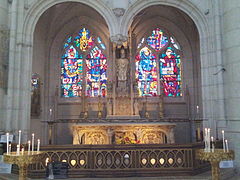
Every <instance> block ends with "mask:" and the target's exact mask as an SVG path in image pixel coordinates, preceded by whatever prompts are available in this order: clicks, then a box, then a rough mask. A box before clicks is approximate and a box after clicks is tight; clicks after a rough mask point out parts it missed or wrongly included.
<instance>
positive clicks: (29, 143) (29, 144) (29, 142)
mask: <svg viewBox="0 0 240 180" xmlns="http://www.w3.org/2000/svg"><path fill="white" fill-rule="evenodd" d="M30 146H31V141H28V154H30Z"/></svg>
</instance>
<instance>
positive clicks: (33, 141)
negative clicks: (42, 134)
mask: <svg viewBox="0 0 240 180" xmlns="http://www.w3.org/2000/svg"><path fill="white" fill-rule="evenodd" d="M33 151H34V133H33V134H32V152H33Z"/></svg>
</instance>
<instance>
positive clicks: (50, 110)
mask: <svg viewBox="0 0 240 180" xmlns="http://www.w3.org/2000/svg"><path fill="white" fill-rule="evenodd" d="M49 113H50V116H51V115H52V109H51V108H50V109H49Z"/></svg>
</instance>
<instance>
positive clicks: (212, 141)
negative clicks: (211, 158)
mask: <svg viewBox="0 0 240 180" xmlns="http://www.w3.org/2000/svg"><path fill="white" fill-rule="evenodd" d="M211 142H212V152H214V149H215V147H214V144H213V136H211Z"/></svg>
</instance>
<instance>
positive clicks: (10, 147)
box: [9, 144, 12, 153]
mask: <svg viewBox="0 0 240 180" xmlns="http://www.w3.org/2000/svg"><path fill="white" fill-rule="evenodd" d="M11 150H12V145H11V144H9V153H11Z"/></svg>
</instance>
